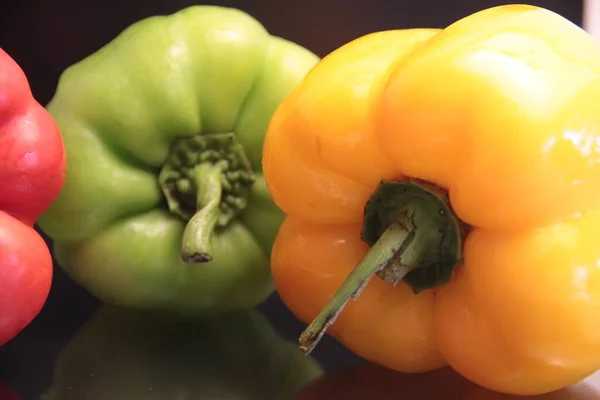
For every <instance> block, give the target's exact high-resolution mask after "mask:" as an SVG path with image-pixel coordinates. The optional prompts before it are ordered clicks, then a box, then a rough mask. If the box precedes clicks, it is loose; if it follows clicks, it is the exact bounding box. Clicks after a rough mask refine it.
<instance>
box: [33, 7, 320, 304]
mask: <svg viewBox="0 0 600 400" xmlns="http://www.w3.org/2000/svg"><path fill="white" fill-rule="evenodd" d="M316 62H318V57H317V56H316V55H314V54H313V53H311V52H310V51H308V50H306V49H305V48H303V47H301V46H298V45H297V44H294V43H292V42H289V41H286V40H284V39H281V38H278V37H275V36H272V35H270V34H269V33H268V32H267V31H266V29H265V28H264V27H263V26H262V25H261V24H260V23H259V22H258V21H257V20H255V19H254V18H252V17H251V16H249V15H248V14H246V13H244V12H242V11H240V10H236V9H233V8H224V7H217V6H192V7H189V8H186V9H183V10H181V11H179V12H177V13H175V14H172V15H168V16H155V17H150V18H147V19H144V20H141V21H139V22H137V23H135V24H133V25H132V26H130V27H129V28H127V29H125V30H124V31H123V32H122V33H121V34H120V35H118V36H117V37H116V38H115V39H114V40H113V41H112V42H110V43H108V44H107V45H106V46H104V47H103V48H101V49H100V50H98V51H97V52H96V53H94V54H92V55H90V56H88V57H86V58H85V59H83V60H81V61H80V62H78V63H76V64H74V65H73V66H71V67H69V68H68V69H67V70H65V71H64V73H63V74H62V76H61V77H60V80H59V83H58V87H57V90H56V93H55V95H54V97H53V99H52V100H51V102H50V103H49V104H48V105H47V109H48V110H49V111H50V113H51V114H52V115H53V117H54V119H55V121H56V122H57V124H58V126H59V128H60V130H61V132H62V135H63V140H64V143H65V148H66V151H67V164H68V168H67V176H66V182H65V185H64V187H63V190H62V192H61V193H60V195H59V197H58V198H57V200H56V201H55V202H54V204H53V205H52V206H51V207H50V208H49V209H48V210H47V212H46V213H45V214H44V215H42V217H41V218H40V219H39V221H38V225H39V226H40V228H41V229H42V230H43V231H44V232H45V233H46V234H48V236H50V237H51V238H52V239H53V240H54V252H55V256H56V258H57V260H58V262H59V264H60V265H61V267H62V268H63V269H64V270H65V271H66V272H67V273H68V274H69V275H70V276H71V277H72V278H73V279H74V280H75V281H76V282H78V283H79V284H80V285H82V286H83V287H85V288H86V289H88V290H89V291H90V292H91V293H92V294H94V295H95V296H97V297H99V298H100V299H101V300H103V301H105V302H107V303H114V304H121V305H128V306H134V307H141V308H168V309H175V310H183V311H188V312H193V313H214V312H221V311H224V310H228V309H232V308H242V307H251V306H253V305H255V304H257V303H259V302H261V301H262V300H263V299H264V298H265V297H266V296H267V295H268V294H270V293H271V292H272V282H271V279H270V271H269V265H268V264H269V263H268V258H269V253H270V248H271V246H272V243H273V241H274V238H275V235H276V233H277V230H278V229H279V226H280V224H281V221H282V220H283V213H282V212H281V211H280V210H279V209H278V208H277V207H276V206H275V204H274V203H273V201H272V200H271V198H270V196H269V193H268V191H267V189H266V185H265V183H264V178H263V176H262V173H261V169H260V168H261V155H262V145H263V140H264V134H265V132H266V130H267V125H268V123H269V121H270V118H271V116H272V115H273V113H274V112H275V110H276V108H277V106H278V105H279V104H280V103H281V101H283V99H284V98H285V97H286V96H287V95H288V94H289V93H290V92H291V91H292V90H293V88H294V87H295V86H296V85H297V84H298V83H299V81H300V80H301V79H302V78H303V77H304V75H305V74H306V72H307V71H308V70H309V69H310V68H311V67H312V66H313V65H314V64H315V63H316ZM198 262H202V263H198Z"/></svg>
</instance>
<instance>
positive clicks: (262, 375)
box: [42, 305, 323, 400]
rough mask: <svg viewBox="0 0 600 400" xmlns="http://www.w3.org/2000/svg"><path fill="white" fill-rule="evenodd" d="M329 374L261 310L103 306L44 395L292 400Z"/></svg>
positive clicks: (94, 399)
mask: <svg viewBox="0 0 600 400" xmlns="http://www.w3.org/2000/svg"><path fill="white" fill-rule="evenodd" d="M322 375H323V368H322V367H321V366H320V364H319V363H318V362H317V361H316V360H315V359H314V358H312V357H310V356H309V357H306V356H304V355H302V354H301V353H300V352H298V351H297V349H296V344H295V342H292V341H289V340H287V339H285V338H283V337H281V336H280V335H279V334H278V333H277V332H276V331H275V330H274V329H273V328H272V326H271V325H270V324H269V322H268V321H267V319H266V318H265V317H264V316H263V315H262V314H260V313H259V312H257V311H256V310H252V309H250V310H238V311H234V312H230V313H225V314H221V315H219V316H217V317H215V318H208V319H205V320H202V319H191V318H190V319H185V318H174V317H173V316H172V315H170V316H167V315H164V314H163V315H162V316H159V315H158V313H156V312H153V311H145V310H134V309H127V308H122V307H115V306H108V305H107V306H103V307H101V308H100V310H99V311H97V312H96V314H94V315H92V317H91V318H90V319H89V320H88V321H87V322H86V323H85V324H84V325H83V327H82V328H80V330H79V331H77V332H76V334H75V335H74V337H73V338H72V339H71V340H70V341H69V342H68V343H67V345H66V346H65V347H64V348H63V350H62V351H61V353H60V354H59V357H58V360H57V362H56V364H55V367H54V377H53V382H52V384H51V386H50V387H49V388H48V390H47V391H46V394H45V395H44V396H43V397H42V399H43V400H71V399H72V400H81V399H86V400H109V399H110V400H142V399H143V400H163V399H220V400H226V399H238V400H250V399H256V400H286V399H292V398H294V397H295V396H296V395H297V394H298V393H299V392H300V391H302V390H303V389H304V388H305V387H308V385H309V384H311V383H312V382H313V381H315V380H316V379H318V378H319V377H321V376H322Z"/></svg>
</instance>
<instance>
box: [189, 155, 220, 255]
mask: <svg viewBox="0 0 600 400" xmlns="http://www.w3.org/2000/svg"><path fill="white" fill-rule="evenodd" d="M192 177H193V182H194V184H195V186H196V193H197V194H196V196H197V197H196V207H197V212H196V213H195V214H194V216H193V217H192V218H191V219H190V220H189V222H188V223H187V225H186V227H185V230H184V231H183V241H182V251H181V256H182V259H183V261H185V262H208V261H211V260H212V236H213V232H214V230H215V225H216V224H217V220H218V218H219V212H220V211H219V203H220V202H221V194H222V187H221V186H222V185H221V168H220V167H219V166H218V165H214V164H210V163H206V164H200V165H198V166H197V167H195V168H194V171H193V173H192Z"/></svg>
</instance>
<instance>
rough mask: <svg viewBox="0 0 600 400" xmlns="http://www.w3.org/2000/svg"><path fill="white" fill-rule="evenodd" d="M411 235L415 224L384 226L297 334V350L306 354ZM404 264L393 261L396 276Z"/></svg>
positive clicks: (401, 273) (406, 267)
mask: <svg viewBox="0 0 600 400" xmlns="http://www.w3.org/2000/svg"><path fill="white" fill-rule="evenodd" d="M414 238H415V228H414V226H412V227H407V226H406V225H403V224H400V223H394V224H392V225H390V227H389V228H387V229H386V230H385V231H384V232H383V234H382V235H381V236H380V237H379V239H378V240H377V242H375V244H374V245H373V246H372V247H371V248H370V249H369V251H368V252H367V254H366V256H365V258H364V259H363V260H362V261H361V262H360V263H359V264H358V266H356V268H355V269H354V270H353V271H352V273H351V274H350V275H349V276H348V278H346V281H345V282H344V284H343V285H342V286H341V287H340V289H338V291H337V293H336V294H335V296H334V297H333V299H332V300H331V301H330V302H329V303H328V304H327V305H326V306H325V308H323V310H322V311H321V312H320V313H319V315H318V316H317V317H316V318H315V319H314V320H313V321H312V323H311V324H310V325H309V326H308V327H307V328H306V329H305V330H304V332H303V333H302V335H301V336H300V350H301V351H302V352H303V353H304V354H309V353H310V352H311V351H312V350H313V349H314V348H315V346H316V345H317V344H318V343H319V340H321V337H323V335H324V334H325V331H326V330H327V328H329V326H331V325H332V324H333V323H334V322H335V320H336V318H337V317H338V315H339V314H340V313H341V312H342V310H343V308H344V307H345V306H346V304H347V303H348V300H350V298H353V299H356V298H357V297H358V296H359V295H360V292H361V291H362V289H363V288H364V287H365V286H366V284H367V282H368V281H369V279H371V277H372V276H373V275H374V274H376V273H377V272H379V271H383V270H384V269H385V268H386V267H388V266H389V264H390V263H393V262H394V261H395V259H396V258H397V257H396V256H397V255H398V254H402V253H404V251H405V250H406V248H407V247H408V246H409V245H410V244H411V243H412V241H413V239H414ZM409 265H413V266H415V264H414V263H409V264H408V265H396V266H395V267H396V268H394V269H395V271H396V273H397V275H396V278H398V280H400V279H401V278H402V277H403V276H404V275H406V274H407V273H408V272H410V271H411V270H412V268H413V267H411V266H409Z"/></svg>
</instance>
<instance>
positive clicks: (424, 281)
mask: <svg viewBox="0 0 600 400" xmlns="http://www.w3.org/2000/svg"><path fill="white" fill-rule="evenodd" d="M466 229H467V227H466V226H464V224H463V223H462V221H460V220H459V219H458V218H457V217H456V215H455V214H454V212H453V211H452V208H451V207H450V202H449V199H448V193H447V192H446V191H444V190H442V189H440V188H438V187H436V186H433V185H431V184H428V183H426V182H421V181H417V180H403V181H387V180H384V181H382V182H381V183H380V185H379V186H378V187H377V189H376V191H375V192H374V193H373V195H372V196H371V198H370V199H369V201H368V202H367V205H366V206H365V213H364V224H363V228H362V232H361V237H362V239H363V240H364V241H365V242H366V243H368V244H369V245H370V246H371V248H370V249H369V251H368V252H367V254H366V256H365V258H364V259H363V260H362V261H361V262H360V263H359V264H358V266H356V268H355V269H354V270H353V271H352V273H350V275H349V276H348V278H346V280H345V281H344V283H343V284H342V286H341V288H340V289H339V290H338V291H337V293H336V294H335V295H334V297H333V298H332V299H331V300H330V301H329V303H328V304H327V305H326V306H325V308H324V309H323V310H322V311H321V312H320V313H319V314H318V315H317V317H316V318H315V319H314V320H313V321H312V322H311V323H310V325H309V326H308V327H307V328H306V330H305V331H304V332H303V333H302V335H301V336H300V340H299V341H300V350H301V351H302V352H303V353H304V354H309V353H310V352H311V351H312V350H313V349H314V348H315V346H316V345H317V344H318V342H319V340H321V338H322V337H323V335H324V334H325V332H326V331H327V329H328V328H329V326H331V325H332V324H333V323H334V322H335V320H336V318H337V317H338V315H339V314H340V313H341V312H342V310H343V308H344V307H345V306H346V304H347V303H348V300H350V299H351V298H352V299H354V300H356V299H357V298H358V296H359V295H360V292H361V291H362V289H363V288H364V287H365V286H366V284H367V282H368V281H369V279H371V277H373V275H377V277H378V278H380V279H382V280H384V281H385V282H388V283H390V284H392V285H396V284H397V283H398V282H400V281H403V282H405V283H407V284H408V285H409V286H410V287H411V288H412V290H413V291H414V292H415V293H418V292H419V291H421V290H424V289H428V288H433V287H436V286H438V285H441V284H443V283H445V282H447V281H449V280H450V279H451V277H452V274H453V272H454V270H455V268H456V266H457V265H458V264H459V263H460V262H461V257H462V241H463V236H464V234H465V231H466Z"/></svg>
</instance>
